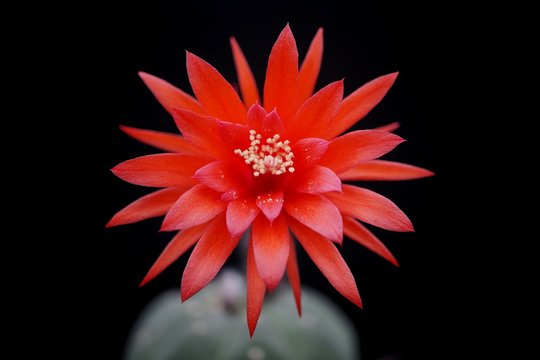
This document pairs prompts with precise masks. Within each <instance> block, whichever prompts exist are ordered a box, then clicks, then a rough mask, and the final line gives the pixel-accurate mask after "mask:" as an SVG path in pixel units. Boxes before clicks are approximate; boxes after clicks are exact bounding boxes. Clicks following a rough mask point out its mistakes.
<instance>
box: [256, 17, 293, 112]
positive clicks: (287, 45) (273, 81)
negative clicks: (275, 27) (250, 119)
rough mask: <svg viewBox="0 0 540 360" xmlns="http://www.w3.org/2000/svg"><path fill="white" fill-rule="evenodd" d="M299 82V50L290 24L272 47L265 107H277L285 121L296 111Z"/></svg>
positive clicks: (265, 90) (265, 86)
mask: <svg viewBox="0 0 540 360" xmlns="http://www.w3.org/2000/svg"><path fill="white" fill-rule="evenodd" d="M297 83H298V50H297V49H296V42H295V40H294V36H293V34H292V32H291V28H290V27H289V24H287V26H285V29H283V31H282V32H281V34H279V37H278V39H277V41H276V43H275V44H274V46H273V47H272V51H271V53H270V57H269V59H268V68H267V69H266V80H265V81H264V108H265V109H266V110H267V111H272V110H273V109H274V108H277V111H278V113H279V116H280V117H281V118H282V119H283V121H284V122H287V120H289V119H290V117H291V116H292V115H293V114H294V113H295V112H296V109H297V105H296V104H295V102H294V101H293V99H296V91H297Z"/></svg>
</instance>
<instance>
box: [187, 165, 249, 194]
mask: <svg viewBox="0 0 540 360" xmlns="http://www.w3.org/2000/svg"><path fill="white" fill-rule="evenodd" d="M242 170H245V171H242ZM193 177H194V178H195V179H196V180H198V181H199V182H200V183H201V184H204V185H206V186H208V187H209V188H210V189H213V190H216V191H219V192H227V191H233V190H234V191H236V192H237V194H241V193H242V192H243V191H244V189H245V188H246V187H247V186H248V184H250V183H251V182H252V181H253V176H252V175H251V172H250V171H249V168H248V167H247V166H243V167H241V168H240V169H238V168H236V167H234V164H229V163H227V162H225V161H214V162H211V163H210V164H208V165H205V166H203V167H202V168H200V169H199V170H197V172H196V173H195V175H194V176H193Z"/></svg>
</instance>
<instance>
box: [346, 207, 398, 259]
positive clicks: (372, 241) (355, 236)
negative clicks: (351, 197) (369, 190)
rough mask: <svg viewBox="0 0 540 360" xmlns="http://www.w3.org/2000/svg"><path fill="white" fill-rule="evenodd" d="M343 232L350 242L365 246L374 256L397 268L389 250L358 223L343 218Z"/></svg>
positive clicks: (349, 218)
mask: <svg viewBox="0 0 540 360" xmlns="http://www.w3.org/2000/svg"><path fill="white" fill-rule="evenodd" d="M343 231H344V232H345V235H347V236H348V237H350V238H351V239H352V240H354V241H356V242H357V243H359V244H360V245H362V246H365V247H366V248H368V249H369V250H371V251H373V252H374V253H375V254H377V255H380V256H382V257H383V258H384V259H386V260H388V261H390V262H391V263H392V264H394V265H395V266H399V264H398V262H397V260H396V258H395V257H394V255H392V253H391V252H390V250H388V248H387V247H386V246H385V245H384V244H383V243H382V242H381V241H380V240H379V239H378V238H377V237H376V236H375V235H373V233H372V232H371V231H369V230H368V229H367V228H366V227H365V226H364V225H362V224H360V223H359V222H358V221H356V220H354V219H353V218H351V217H348V216H344V217H343Z"/></svg>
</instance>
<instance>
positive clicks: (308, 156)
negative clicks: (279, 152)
mask: <svg viewBox="0 0 540 360" xmlns="http://www.w3.org/2000/svg"><path fill="white" fill-rule="evenodd" d="M328 145H330V142H328V141H326V140H323V139H315V138H307V139H302V140H300V141H297V142H296V143H294V144H293V145H292V152H293V153H294V167H295V169H297V170H300V169H303V168H307V167H309V166H310V165H313V164H316V163H318V162H319V160H320V159H321V158H322V157H323V155H324V153H326V150H327V149H328Z"/></svg>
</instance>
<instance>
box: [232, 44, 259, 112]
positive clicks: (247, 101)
mask: <svg viewBox="0 0 540 360" xmlns="http://www.w3.org/2000/svg"><path fill="white" fill-rule="evenodd" d="M230 40H231V48H232V53H233V58H234V65H235V67H236V74H237V75H238V84H239V85H240V92H241V93H242V98H243V99H244V105H246V108H249V107H250V106H251V105H253V104H255V103H259V104H260V103H261V100H260V98H259V90H258V89H257V83H256V81H255V77H254V76H253V73H252V72H251V68H250V67H249V63H248V62H247V60H246V57H245V56H244V53H243V52H242V49H241V48H240V45H238V42H237V41H236V39H235V38H233V37H231V39H230Z"/></svg>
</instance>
